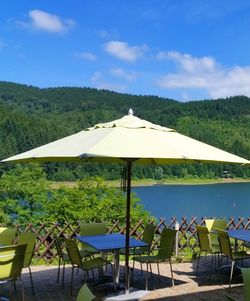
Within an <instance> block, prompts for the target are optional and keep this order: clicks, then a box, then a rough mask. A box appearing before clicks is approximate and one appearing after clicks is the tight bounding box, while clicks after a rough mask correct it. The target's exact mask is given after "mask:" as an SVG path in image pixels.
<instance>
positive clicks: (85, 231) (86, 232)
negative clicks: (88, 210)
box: [79, 222, 107, 254]
mask: <svg viewBox="0 0 250 301" xmlns="http://www.w3.org/2000/svg"><path fill="white" fill-rule="evenodd" d="M79 226H80V235H81V236H90V235H102V234H105V233H106V232H107V225H106V223H85V222H80V224H79ZM82 245H83V248H82V249H81V251H80V252H81V253H82V252H85V253H86V254H88V253H89V254H95V253H100V252H99V251H97V250H96V249H95V248H93V247H91V246H89V245H87V244H84V243H82Z"/></svg>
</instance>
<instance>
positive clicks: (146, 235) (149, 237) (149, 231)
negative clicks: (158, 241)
mask: <svg viewBox="0 0 250 301" xmlns="http://www.w3.org/2000/svg"><path fill="white" fill-rule="evenodd" d="M156 228H157V226H155V225H152V224H146V226H145V228H144V231H143V235H142V241H144V242H146V243H147V244H148V246H146V247H139V249H140V250H141V251H142V252H148V251H150V249H151V246H152V242H153V239H154V234H155V230H156Z"/></svg>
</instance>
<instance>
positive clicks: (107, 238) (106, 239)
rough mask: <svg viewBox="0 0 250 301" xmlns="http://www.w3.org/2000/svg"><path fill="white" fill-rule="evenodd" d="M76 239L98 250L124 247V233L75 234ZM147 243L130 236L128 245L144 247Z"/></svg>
mask: <svg viewBox="0 0 250 301" xmlns="http://www.w3.org/2000/svg"><path fill="white" fill-rule="evenodd" d="M76 238H77V239H78V240H80V241H81V242H83V243H86V244H88V245H90V246H91V247H93V248H95V249H96V250H98V251H110V250H119V249H125V241H126V236H125V235H124V234H104V235H91V236H76ZM147 245H148V244H147V243H145V242H143V241H140V240H137V239H135V238H132V237H130V239H129V246H130V248H134V247H145V246H147Z"/></svg>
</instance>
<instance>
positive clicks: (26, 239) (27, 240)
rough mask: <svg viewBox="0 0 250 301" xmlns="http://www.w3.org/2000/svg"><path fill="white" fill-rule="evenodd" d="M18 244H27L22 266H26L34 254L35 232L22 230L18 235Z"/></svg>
mask: <svg viewBox="0 0 250 301" xmlns="http://www.w3.org/2000/svg"><path fill="white" fill-rule="evenodd" d="M18 244H19V245H23V244H26V245H27V248H26V251H25V257H24V263H23V267H24V268H26V267H28V266H29V265H30V263H31V260H32V257H33V255H34V250H35V246H36V234H35V233H33V232H22V233H21V234H20V236H19V239H18Z"/></svg>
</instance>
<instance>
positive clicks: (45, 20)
mask: <svg viewBox="0 0 250 301" xmlns="http://www.w3.org/2000/svg"><path fill="white" fill-rule="evenodd" d="M29 17H30V19H31V22H30V23H29V24H25V23H24V22H19V25H22V26H23V27H31V28H32V29H35V30H41V31H47V32H51V33H61V32H66V31H68V30H69V29H70V28H72V27H73V26H74V25H75V22H74V21H73V20H72V19H61V18H60V17H59V16H57V15H53V14H49V13H47V12H45V11H42V10H38V9H35V10H31V11H29Z"/></svg>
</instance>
